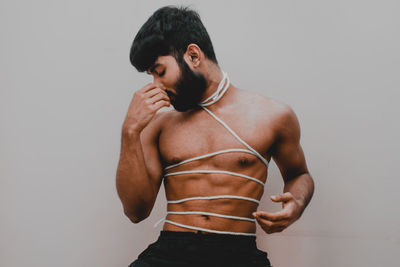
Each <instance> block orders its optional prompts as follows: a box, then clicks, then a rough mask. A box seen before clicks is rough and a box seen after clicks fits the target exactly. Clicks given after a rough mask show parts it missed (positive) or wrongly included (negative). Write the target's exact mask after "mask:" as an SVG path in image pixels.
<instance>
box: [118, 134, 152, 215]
mask: <svg viewBox="0 0 400 267" xmlns="http://www.w3.org/2000/svg"><path fill="white" fill-rule="evenodd" d="M116 176H117V177H116V186H117V191H118V195H119V197H120V199H121V202H122V205H123V207H124V212H125V214H126V215H127V216H128V217H129V218H130V219H131V220H132V219H135V220H141V219H143V218H144V217H146V216H147V214H146V213H147V211H148V205H149V204H148V203H150V202H151V199H152V198H153V195H152V194H154V192H153V187H152V184H151V181H150V178H149V174H148V172H147V169H146V165H145V160H144V156H143V149H142V145H141V142H140V134H139V133H134V132H133V133H132V132H129V133H127V132H125V131H123V134H122V139H121V152H120V159H119V163H118V169H117V175H116Z"/></svg>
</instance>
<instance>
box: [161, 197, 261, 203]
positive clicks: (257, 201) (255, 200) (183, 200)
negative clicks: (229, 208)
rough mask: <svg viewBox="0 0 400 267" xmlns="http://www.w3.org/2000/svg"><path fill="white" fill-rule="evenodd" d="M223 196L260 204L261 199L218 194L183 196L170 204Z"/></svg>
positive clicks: (169, 201) (170, 201)
mask: <svg viewBox="0 0 400 267" xmlns="http://www.w3.org/2000/svg"><path fill="white" fill-rule="evenodd" d="M221 198H232V199H243V200H248V201H252V202H255V203H257V204H260V201H259V200H257V199H254V198H250V197H242V196H234V195H218V196H209V197H188V198H182V199H178V200H168V201H167V203H168V204H177V203H182V202H186V201H190V200H203V199H221Z"/></svg>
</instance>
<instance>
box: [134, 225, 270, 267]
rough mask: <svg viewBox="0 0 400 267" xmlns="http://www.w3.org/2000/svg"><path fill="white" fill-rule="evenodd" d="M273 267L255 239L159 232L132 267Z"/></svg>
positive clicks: (251, 237)
mask: <svg viewBox="0 0 400 267" xmlns="http://www.w3.org/2000/svg"><path fill="white" fill-rule="evenodd" d="M197 266H205V267H225V266H227V267H228V266H229V267H271V264H270V261H269V260H268V257H267V252H264V251H262V250H259V249H258V248H257V245H256V237H255V236H239V235H230V234H215V233H207V234H203V233H201V232H197V233H194V232H176V231H164V230H162V231H161V232H160V236H159V237H158V239H157V241H156V242H154V243H152V244H150V245H149V246H148V247H147V248H146V249H145V250H144V251H143V252H142V253H140V254H139V256H138V259H136V260H135V261H134V262H132V263H131V264H130V265H129V267H197Z"/></svg>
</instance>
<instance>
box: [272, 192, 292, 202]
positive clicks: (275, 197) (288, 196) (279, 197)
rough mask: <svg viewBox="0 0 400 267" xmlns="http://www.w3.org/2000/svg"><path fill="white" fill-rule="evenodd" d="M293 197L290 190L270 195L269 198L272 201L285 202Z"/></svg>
mask: <svg viewBox="0 0 400 267" xmlns="http://www.w3.org/2000/svg"><path fill="white" fill-rule="evenodd" d="M293 198H294V197H293V195H292V193H290V192H286V193H284V194H277V195H273V196H271V200H272V201H274V202H287V201H290V200H292V199H293Z"/></svg>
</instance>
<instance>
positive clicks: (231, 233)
mask: <svg viewBox="0 0 400 267" xmlns="http://www.w3.org/2000/svg"><path fill="white" fill-rule="evenodd" d="M164 221H165V222H167V223H170V224H174V225H177V226H180V227H184V228H189V229H193V230H199V231H204V232H210V233H216V234H230V235H244V236H256V234H255V233H242V232H228V231H218V230H211V229H207V228H201V227H196V226H190V225H186V224H181V223H177V222H173V221H170V220H164Z"/></svg>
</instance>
